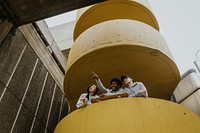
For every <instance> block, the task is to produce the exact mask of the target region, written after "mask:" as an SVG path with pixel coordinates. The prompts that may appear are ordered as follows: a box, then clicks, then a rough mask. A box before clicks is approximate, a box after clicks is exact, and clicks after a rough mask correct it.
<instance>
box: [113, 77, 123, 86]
mask: <svg viewBox="0 0 200 133" xmlns="http://www.w3.org/2000/svg"><path fill="white" fill-rule="evenodd" d="M113 81H115V82H117V84H118V85H119V87H122V81H121V80H120V79H119V78H112V79H111V80H110V84H111V83H112V82H113Z"/></svg>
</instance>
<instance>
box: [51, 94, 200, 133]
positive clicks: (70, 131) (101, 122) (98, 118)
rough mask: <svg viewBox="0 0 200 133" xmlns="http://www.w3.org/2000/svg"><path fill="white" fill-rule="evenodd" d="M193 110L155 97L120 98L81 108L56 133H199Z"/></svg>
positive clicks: (69, 116)
mask: <svg viewBox="0 0 200 133" xmlns="http://www.w3.org/2000/svg"><path fill="white" fill-rule="evenodd" d="M199 125H200V119H199V117H198V116H197V115H196V114H194V113H193V112H192V111H191V110H189V109H186V108H185V107H183V106H181V105H179V104H176V103H172V102H169V101H165V100H159V99H153V98H119V99H112V100H107V101H102V102H99V103H95V104H92V105H89V106H87V107H85V108H82V109H78V110H76V111H74V112H72V113H71V114H69V115H68V116H66V117H65V118H64V119H63V120H61V122H60V123H59V124H58V125H57V127H56V129H55V131H54V133H66V132H67V133H199V132H200V126H199Z"/></svg>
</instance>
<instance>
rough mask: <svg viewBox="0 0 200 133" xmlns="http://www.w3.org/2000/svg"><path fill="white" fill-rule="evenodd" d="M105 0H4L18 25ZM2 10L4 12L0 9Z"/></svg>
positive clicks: (5, 5) (4, 4) (2, 2)
mask: <svg viewBox="0 0 200 133" xmlns="http://www.w3.org/2000/svg"><path fill="white" fill-rule="evenodd" d="M101 1H105V0H39V1H35V0H29V1H26V0H18V1H16V0H4V1H1V2H0V6H1V5H2V6H4V7H5V8H6V10H7V12H9V15H7V16H8V17H12V19H13V21H14V22H15V23H16V24H17V25H22V24H26V23H30V22H34V21H37V20H41V19H44V18H47V17H51V16H54V15H58V14H61V13H64V12H67V11H71V10H75V9H78V8H82V7H85V6H88V5H92V4H95V3H97V2H101ZM0 11H1V12H3V11H2V10H1V9H0Z"/></svg>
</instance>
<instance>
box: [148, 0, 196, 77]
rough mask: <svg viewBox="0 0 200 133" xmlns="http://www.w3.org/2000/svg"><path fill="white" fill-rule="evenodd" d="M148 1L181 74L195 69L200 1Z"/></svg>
mask: <svg viewBox="0 0 200 133" xmlns="http://www.w3.org/2000/svg"><path fill="white" fill-rule="evenodd" d="M148 1H149V3H150V5H151V7H152V10H153V12H154V14H155V16H156V18H157V20H158V23H159V25H160V32H161V34H162V35H163V36H164V38H165V40H166V41H167V44H168V46H169V48H170V50H171V53H172V55H173V57H174V59H175V62H176V64H177V66H178V68H179V70H180V73H181V74H182V73H184V72H186V71H187V70H188V69H190V68H195V66H194V64H193V62H194V61H195V53H196V52H197V51H198V50H199V49H200V15H199V13H200V8H199V6H200V1H199V0H148ZM199 57H200V56H199Z"/></svg>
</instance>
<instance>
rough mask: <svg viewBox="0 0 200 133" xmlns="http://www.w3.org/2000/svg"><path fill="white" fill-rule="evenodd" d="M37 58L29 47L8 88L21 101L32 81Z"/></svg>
mask: <svg viewBox="0 0 200 133" xmlns="http://www.w3.org/2000/svg"><path fill="white" fill-rule="evenodd" d="M36 59H37V56H36V55H35V53H34V52H33V50H32V48H31V47H30V46H29V45H27V47H26V49H25V51H24V54H23V56H22V58H21V60H20V63H19V64H18V66H17V69H16V70H15V73H14V75H13V77H12V80H11V81H10V84H9V85H8V88H9V89H10V90H11V91H12V93H14V94H15V95H16V96H17V97H18V98H19V99H20V100H22V97H23V95H24V92H25V90H26V88H27V85H28V82H29V80H30V77H31V74H32V71H33V68H34V65H35V63H36Z"/></svg>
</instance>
